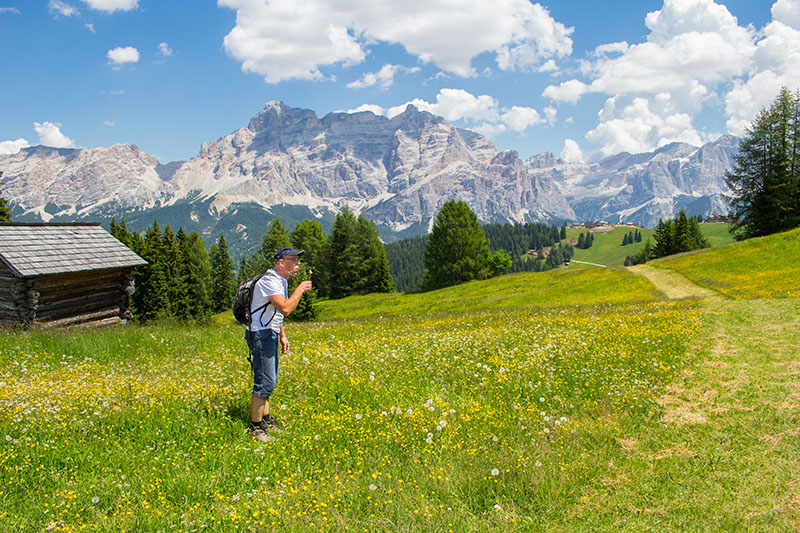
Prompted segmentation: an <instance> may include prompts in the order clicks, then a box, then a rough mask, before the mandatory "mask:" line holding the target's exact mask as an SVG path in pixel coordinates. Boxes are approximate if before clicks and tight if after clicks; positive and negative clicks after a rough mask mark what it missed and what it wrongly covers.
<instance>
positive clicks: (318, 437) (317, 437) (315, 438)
mask: <svg viewBox="0 0 800 533" xmlns="http://www.w3.org/2000/svg"><path fill="white" fill-rule="evenodd" d="M321 438H322V437H320V436H319V435H314V440H319V439H321Z"/></svg>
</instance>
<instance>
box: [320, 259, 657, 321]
mask: <svg viewBox="0 0 800 533" xmlns="http://www.w3.org/2000/svg"><path fill="white" fill-rule="evenodd" d="M656 298H657V296H656V293H655V292H654V291H653V287H652V285H650V283H648V282H647V281H646V280H644V279H643V278H641V277H640V276H636V275H634V274H632V273H630V272H628V271H627V270H625V269H623V268H618V269H597V268H591V269H581V268H561V269H557V270H550V271H548V272H542V273H533V272H522V273H518V274H510V275H507V276H500V277H497V278H492V279H489V280H483V281H473V282H469V283H464V284H462V285H457V286H454V287H448V288H445V289H440V290H437V291H430V292H425V293H409V294H403V293H391V294H368V295H364V296H351V297H349V298H346V299H344V300H326V301H322V302H320V313H321V317H322V319H332V318H357V317H369V316H398V315H410V314H420V313H422V314H428V313H432V312H433V313H446V312H464V311H469V310H473V309H474V310H476V311H478V310H481V311H482V310H490V309H509V308H518V307H547V306H555V305H599V304H619V303H631V302H648V301H654V300H655V299H656Z"/></svg>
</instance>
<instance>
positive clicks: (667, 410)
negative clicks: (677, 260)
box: [570, 299, 800, 531]
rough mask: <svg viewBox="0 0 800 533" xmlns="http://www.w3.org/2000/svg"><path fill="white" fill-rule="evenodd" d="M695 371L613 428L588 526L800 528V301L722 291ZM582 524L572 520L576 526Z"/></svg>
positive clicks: (587, 507) (587, 503) (582, 509)
mask: <svg viewBox="0 0 800 533" xmlns="http://www.w3.org/2000/svg"><path fill="white" fill-rule="evenodd" d="M707 311H708V313H709V316H710V317H711V318H712V320H711V321H710V322H709V326H708V327H707V329H706V331H705V332H704V334H703V335H700V336H699V337H698V342H697V345H696V347H695V348H694V349H693V351H694V352H695V353H696V354H697V355H696V364H694V365H692V367H691V368H689V369H687V370H685V371H684V372H683V373H682V374H681V376H680V378H679V379H678V380H676V382H675V383H673V384H672V385H671V386H670V387H669V388H668V390H667V393H666V394H665V395H664V396H662V397H661V398H660V399H659V404H660V406H661V408H660V409H659V410H658V411H657V412H656V414H655V415H654V416H652V417H649V418H648V419H647V420H646V421H644V422H643V423H640V422H638V421H636V420H635V419H630V420H629V421H628V425H624V424H623V426H622V427H621V428H620V429H619V430H617V431H615V432H605V433H603V434H602V436H601V435H600V434H598V437H599V438H600V439H603V438H605V439H606V440H605V446H606V448H605V450H606V451H605V454H606V455H605V458H607V459H608V461H609V462H608V468H607V470H606V473H605V474H604V475H603V476H602V477H601V478H600V479H599V480H596V481H595V482H594V483H593V484H592V486H591V487H590V488H588V489H587V491H586V493H585V494H584V496H583V498H582V501H581V503H580V504H578V505H577V506H575V507H574V508H573V510H572V513H571V518H572V523H573V524H577V523H579V524H580V527H579V528H575V529H581V530H586V531H600V530H604V531H608V530H612V529H613V530H615V531H796V530H797V524H798V523H800V483H799V481H800V467H798V465H800V430H798V428H800V387H799V386H798V383H797V373H798V370H800V360H798V356H797V346H798V345H800V321H798V317H800V300H797V299H784V300H750V301H723V302H719V301H716V302H714V304H713V305H712V306H709V307H708V309H707ZM570 529H572V528H570Z"/></svg>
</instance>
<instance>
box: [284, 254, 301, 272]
mask: <svg viewBox="0 0 800 533" xmlns="http://www.w3.org/2000/svg"><path fill="white" fill-rule="evenodd" d="M281 261H283V264H284V266H285V268H286V272H287V273H288V274H289V276H290V277H291V276H294V275H295V274H297V271H298V270H300V257H299V256H297V255H286V256H284V257H283V259H281Z"/></svg>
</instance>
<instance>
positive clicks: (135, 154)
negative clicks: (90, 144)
mask: <svg viewBox="0 0 800 533" xmlns="http://www.w3.org/2000/svg"><path fill="white" fill-rule="evenodd" d="M0 169H2V170H3V178H2V179H3V197H4V198H6V199H8V200H9V202H10V204H11V205H12V207H15V208H16V209H15V211H17V212H18V211H24V212H25V213H26V214H27V215H28V218H31V219H39V220H44V221H47V220H50V219H52V218H53V217H54V216H55V217H59V218H84V217H97V216H104V215H105V214H107V213H111V215H113V214H116V213H120V212H127V211H133V210H136V209H147V208H153V207H156V206H157V205H159V203H160V202H161V201H162V200H163V199H164V198H165V194H164V187H165V182H164V181H163V180H162V175H163V174H164V173H165V169H164V167H163V166H162V165H160V164H159V163H158V160H156V158H155V157H153V156H151V155H149V154H147V153H145V152H144V151H142V150H141V149H140V148H139V147H137V146H133V145H127V144H115V145H114V146H111V147H109V148H91V149H75V148H50V147H46V146H34V147H31V148H24V149H22V150H21V151H20V152H18V153H16V154H14V155H10V156H0ZM167 174H168V172H167ZM111 215H109V216H111ZM15 218H16V217H15Z"/></svg>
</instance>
